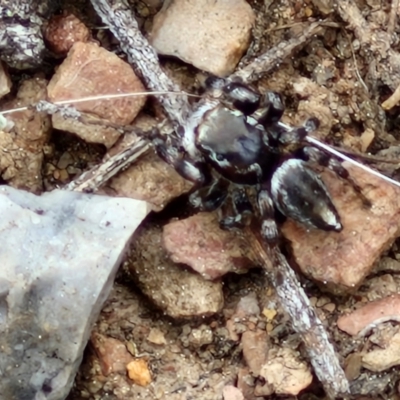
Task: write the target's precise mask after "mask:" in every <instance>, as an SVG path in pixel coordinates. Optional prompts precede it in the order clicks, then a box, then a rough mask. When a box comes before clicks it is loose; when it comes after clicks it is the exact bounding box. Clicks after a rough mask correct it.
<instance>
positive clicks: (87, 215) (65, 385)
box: [0, 186, 148, 400]
mask: <svg viewBox="0 0 400 400" xmlns="http://www.w3.org/2000/svg"><path fill="white" fill-rule="evenodd" d="M147 212H148V207H147V204H146V203H145V202H142V201H137V200H133V199H127V198H111V197H106V196H97V195H90V194H83V193H78V192H67V191H54V192H51V193H45V194H43V195H42V196H40V197H38V196H35V195H33V194H30V193H27V192H24V191H21V190H16V189H13V188H11V187H7V186H0V399H7V400H22V399H24V400H42V399H46V400H58V399H64V398H65V397H66V396H67V395H68V392H69V390H70V388H71V385H72V383H73V380H74V377H75V374H76V372H77V369H78V367H79V364H80V362H81V360H82V354H83V350H84V348H85V345H86V343H87V341H88V338H89V335H90V330H91V327H92V325H93V323H94V322H95V320H96V318H97V317H98V314H99V312H100V309H101V307H102V305H103V303H104V301H105V300H106V299H107V296H108V294H109V292H110V290H111V287H112V284H113V280H114V276H115V273H116V271H117V269H118V266H119V264H120V262H121V259H122V257H123V255H124V252H125V248H126V247H127V244H128V242H129V240H130V238H131V236H132V234H133V232H134V231H135V229H136V228H137V226H138V225H139V224H140V222H141V221H142V219H143V218H144V217H145V216H146V214H147Z"/></svg>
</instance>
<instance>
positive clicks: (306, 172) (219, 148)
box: [154, 78, 359, 244]
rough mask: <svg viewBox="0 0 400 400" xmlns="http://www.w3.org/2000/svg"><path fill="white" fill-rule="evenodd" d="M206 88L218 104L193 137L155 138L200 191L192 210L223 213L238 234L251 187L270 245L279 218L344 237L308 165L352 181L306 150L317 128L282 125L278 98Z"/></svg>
mask: <svg viewBox="0 0 400 400" xmlns="http://www.w3.org/2000/svg"><path fill="white" fill-rule="evenodd" d="M207 85H208V87H209V88H210V89H211V92H212V96H213V97H212V98H213V99H214V100H215V99H218V102H215V107H212V108H210V109H208V111H206V112H205V113H204V116H203V118H202V121H201V123H200V124H199V125H198V126H197V127H196V128H195V130H194V134H193V132H185V131H184V130H183V129H182V131H181V132H179V131H178V135H179V136H180V137H179V138H176V137H174V138H168V140H167V141H166V140H165V139H164V138H163V137H161V136H157V137H155V138H154V145H155V148H156V150H157V153H158V154H159V155H160V156H161V158H163V159H164V160H165V161H166V162H168V163H169V164H171V165H173V166H174V167H175V169H176V170H177V171H178V172H179V173H180V174H181V175H182V176H183V177H184V178H186V179H188V180H190V181H192V182H194V183H195V187H194V189H193V191H192V193H191V195H190V202H191V203H192V205H194V206H195V207H196V208H197V209H200V210H204V211H211V210H215V209H217V208H219V207H221V206H223V207H222V208H223V209H224V215H223V218H222V219H221V221H220V225H221V227H222V228H228V229H229V228H233V227H241V226H243V225H244V224H246V223H247V221H248V218H247V216H249V215H252V213H253V210H252V205H251V201H250V200H249V198H248V196H247V191H246V187H255V188H256V190H257V200H256V204H257V207H258V213H259V214H260V217H261V234H262V236H263V238H264V239H265V240H266V241H267V242H268V243H269V244H276V243H277V242H278V239H279V231H278V227H277V223H276V220H275V214H276V210H277V211H278V212H279V213H280V214H282V215H283V216H284V217H288V218H292V219H294V220H296V221H298V222H300V223H301V224H303V225H305V226H306V227H308V228H318V229H322V230H326V231H337V232H338V231H341V230H342V224H341V222H340V217H339V215H338V212H337V210H336V208H335V206H334V205H333V202H332V199H331V197H330V195H329V192H328V190H327V188H326V186H325V184H324V183H323V182H322V180H321V179H320V177H319V175H318V173H317V172H315V171H314V170H313V169H312V168H311V164H312V163H318V164H319V165H323V166H326V167H328V168H330V169H331V170H333V171H334V172H335V173H336V174H337V175H338V176H340V177H341V178H345V179H350V178H349V176H348V173H347V171H346V170H345V169H344V168H343V167H342V165H341V164H340V162H339V161H338V160H336V159H334V158H331V156H329V155H327V154H325V153H324V152H322V151H321V150H319V149H316V148H314V147H311V146H307V145H306V143H305V141H304V138H305V137H306V136H307V135H308V134H309V133H310V132H312V131H314V130H316V129H317V128H318V120H316V119H315V118H311V119H309V120H307V121H306V122H305V124H304V125H303V126H301V127H296V128H289V127H287V126H285V125H284V124H282V123H281V122H280V119H281V117H282V114H283V112H284V105H283V101H282V98H281V96H280V95H279V94H278V93H275V92H266V93H265V94H263V95H261V94H260V93H258V92H257V91H256V90H254V89H252V88H251V87H249V86H247V85H245V84H243V83H240V82H230V83H227V82H226V81H225V80H223V79H218V78H209V79H208V80H207ZM210 166H211V167H213V169H214V170H215V171H217V173H218V174H217V175H218V177H217V178H215V176H214V175H215V174H212V173H211V171H210ZM350 182H351V183H352V184H353V186H354V187H355V189H356V190H357V191H359V189H358V187H357V185H356V184H355V183H354V182H352V181H351V180H350ZM231 183H234V184H235V185H230V184H231ZM227 210H228V211H227Z"/></svg>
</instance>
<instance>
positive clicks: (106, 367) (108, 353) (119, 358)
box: [91, 333, 133, 376]
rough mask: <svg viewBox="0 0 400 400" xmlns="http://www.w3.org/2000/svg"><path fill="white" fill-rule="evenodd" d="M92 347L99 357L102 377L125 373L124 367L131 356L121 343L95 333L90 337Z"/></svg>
mask: <svg viewBox="0 0 400 400" xmlns="http://www.w3.org/2000/svg"><path fill="white" fill-rule="evenodd" d="M91 343H92V346H93V348H94V350H95V352H96V354H97V356H98V357H99V362H100V365H101V370H102V373H103V375H105V376H107V375H110V374H112V373H113V372H119V373H125V371H126V365H127V364H128V363H130V362H131V361H132V360H133V357H132V355H131V354H130V353H129V352H128V350H127V349H126V346H125V344H124V343H122V342H121V341H119V340H117V339H114V338H111V337H107V336H103V335H100V334H99V333H95V334H93V335H92V337H91Z"/></svg>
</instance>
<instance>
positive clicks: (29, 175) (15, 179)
mask: <svg viewBox="0 0 400 400" xmlns="http://www.w3.org/2000/svg"><path fill="white" fill-rule="evenodd" d="M46 85H47V81H46V80H45V79H44V78H41V77H37V78H32V79H27V80H25V81H23V82H22V83H21V86H20V88H19V90H18V93H17V97H16V99H15V100H12V101H10V102H8V103H6V104H4V105H3V106H2V108H3V109H5V110H9V109H13V108H16V107H17V108H18V107H23V106H29V105H31V104H35V103H36V102H38V101H39V100H43V99H45V98H46ZM7 120H8V123H9V125H10V129H9V130H7V131H5V130H4V131H0V173H1V177H2V178H3V179H4V180H5V181H6V182H7V183H8V184H9V185H11V186H13V187H15V188H18V189H24V190H29V191H31V192H34V193H40V192H41V191H42V190H43V183H42V163H43V146H44V145H45V144H47V142H48V140H49V138H50V131H51V121H50V117H49V116H48V115H46V114H45V113H39V112H37V111H35V110H33V109H29V110H23V111H18V112H14V113H11V114H7Z"/></svg>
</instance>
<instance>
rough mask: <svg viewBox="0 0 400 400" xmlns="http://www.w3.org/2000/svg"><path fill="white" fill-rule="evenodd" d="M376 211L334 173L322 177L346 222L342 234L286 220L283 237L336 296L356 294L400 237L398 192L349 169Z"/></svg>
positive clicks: (302, 265)
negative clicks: (365, 204)
mask: <svg viewBox="0 0 400 400" xmlns="http://www.w3.org/2000/svg"><path fill="white" fill-rule="evenodd" d="M345 166H346V168H347V169H348V170H349V172H350V173H351V176H352V177H353V179H354V180H355V181H356V182H357V184H358V185H359V186H360V187H361V188H362V190H363V194H364V196H365V197H366V198H367V199H368V200H369V201H370V202H371V204H372V207H367V206H363V204H362V201H361V199H360V197H359V195H357V194H356V193H355V191H354V190H353V188H352V187H351V186H349V185H348V184H346V183H344V182H343V181H341V180H340V179H338V178H337V177H336V176H335V175H334V174H332V173H330V172H325V173H324V174H323V178H324V181H325V182H326V184H327V186H328V189H329V191H330V193H331V194H332V197H333V200H334V203H335V206H336V207H337V209H338V211H339V214H340V216H341V219H342V223H343V227H344V229H343V231H342V232H340V233H336V232H324V231H320V230H312V231H311V230H310V231H308V230H307V229H305V228H304V227H303V226H300V225H298V224H296V223H295V222H293V221H287V222H286V223H285V224H284V226H283V229H282V230H283V233H284V235H285V236H286V237H287V238H288V239H289V241H290V242H291V245H292V249H293V253H294V257H295V259H296V262H297V263H298V265H299V266H300V268H301V270H302V272H303V273H304V274H305V275H307V276H308V277H310V278H311V279H313V280H315V281H317V282H321V283H323V284H324V288H327V289H329V290H331V291H333V292H348V291H352V290H355V289H357V287H358V286H360V284H361V283H362V282H363V280H364V278H365V277H366V276H367V275H368V274H369V272H370V271H371V269H372V267H373V265H374V262H375V261H376V260H377V258H378V257H379V256H380V255H381V254H382V252H383V251H384V250H386V249H387V248H388V247H390V245H391V244H392V243H393V241H394V240H395V239H396V237H398V236H399V232H400V189H399V188H398V187H395V186H393V185H391V184H389V183H387V182H385V181H383V180H382V179H380V178H378V177H374V176H373V175H371V174H369V173H367V172H365V171H362V170H360V169H359V168H355V167H350V166H348V165H347V164H345Z"/></svg>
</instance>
